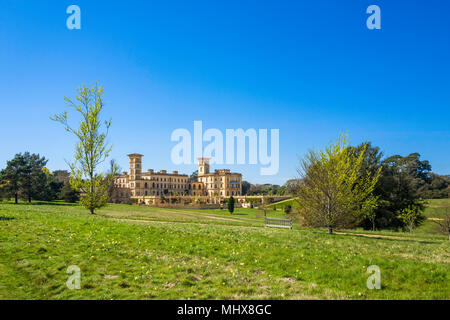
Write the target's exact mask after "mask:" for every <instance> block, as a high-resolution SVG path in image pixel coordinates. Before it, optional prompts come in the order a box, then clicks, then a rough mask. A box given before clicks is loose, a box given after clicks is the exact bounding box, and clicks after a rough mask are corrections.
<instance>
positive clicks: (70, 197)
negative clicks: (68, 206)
mask: <svg viewBox="0 0 450 320" xmlns="http://www.w3.org/2000/svg"><path fill="white" fill-rule="evenodd" d="M59 199H61V200H63V201H65V202H69V203H75V202H77V201H78V200H79V199H80V194H79V193H78V192H77V191H76V190H75V189H73V188H72V187H71V186H70V184H69V183H67V184H65V185H64V186H63V188H62V189H61V192H60V194H59Z"/></svg>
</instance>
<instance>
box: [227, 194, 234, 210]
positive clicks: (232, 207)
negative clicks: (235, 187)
mask: <svg viewBox="0 0 450 320" xmlns="http://www.w3.org/2000/svg"><path fill="white" fill-rule="evenodd" d="M228 211H229V212H230V213H233V211H234V198H233V197H231V198H230V199H228Z"/></svg>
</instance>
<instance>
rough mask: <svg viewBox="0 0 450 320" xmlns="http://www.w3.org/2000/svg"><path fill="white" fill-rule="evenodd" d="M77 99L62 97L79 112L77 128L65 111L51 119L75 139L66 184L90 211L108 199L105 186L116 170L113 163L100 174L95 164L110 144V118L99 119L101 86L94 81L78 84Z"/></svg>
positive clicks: (109, 182)
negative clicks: (92, 82)
mask: <svg viewBox="0 0 450 320" xmlns="http://www.w3.org/2000/svg"><path fill="white" fill-rule="evenodd" d="M77 92H78V94H77V95H76V100H77V102H76V103H74V102H72V100H71V99H70V98H67V97H66V98H65V101H66V104H67V105H68V106H69V107H71V108H73V109H74V110H75V111H76V112H78V113H79V114H80V115H81V121H80V123H79V127H78V128H73V127H71V126H70V125H69V123H68V117H67V111H64V112H63V113H61V114H59V115H55V116H54V117H53V118H51V119H52V120H54V121H57V122H60V123H61V124H62V125H63V126H64V127H65V129H66V131H68V132H70V133H72V134H74V135H75V136H76V138H77V139H78V142H77V144H76V146H75V159H74V160H73V162H72V163H70V164H69V165H70V169H71V174H70V184H71V186H72V187H73V188H74V189H75V190H76V191H78V192H80V194H81V197H80V201H81V204H82V205H83V206H84V207H85V208H87V209H88V210H89V211H90V213H91V214H94V213H95V210H96V209H98V208H101V207H103V206H105V205H106V202H107V200H108V187H109V186H110V185H111V183H112V181H113V179H114V176H115V174H116V172H117V166H116V167H115V168H114V169H113V170H112V172H108V173H102V172H99V171H98V166H99V165H100V164H101V163H103V162H104V161H105V160H106V159H107V158H108V156H109V153H110V152H111V149H112V146H108V144H107V142H106V137H107V136H108V131H109V128H110V126H111V120H109V121H105V122H103V126H104V127H105V129H104V130H105V131H103V132H102V130H103V126H102V121H101V118H100V114H101V111H102V110H103V107H104V103H103V88H102V87H101V86H98V84H95V85H94V86H93V87H92V88H89V87H87V86H85V85H82V86H81V87H80V88H78V89H77Z"/></svg>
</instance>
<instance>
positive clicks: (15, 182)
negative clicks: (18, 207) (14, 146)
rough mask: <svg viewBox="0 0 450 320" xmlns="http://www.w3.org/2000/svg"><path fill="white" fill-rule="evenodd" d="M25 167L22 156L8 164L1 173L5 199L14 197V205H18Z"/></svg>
mask: <svg viewBox="0 0 450 320" xmlns="http://www.w3.org/2000/svg"><path fill="white" fill-rule="evenodd" d="M23 167H24V163H23V157H22V155H21V154H16V156H15V157H14V158H13V159H12V160H10V161H8V162H7V163H6V168H5V169H3V170H2V171H1V173H0V183H1V188H2V190H3V194H4V196H5V197H7V198H10V197H14V203H15V204H17V203H18V198H19V192H20V185H21V179H22V170H23Z"/></svg>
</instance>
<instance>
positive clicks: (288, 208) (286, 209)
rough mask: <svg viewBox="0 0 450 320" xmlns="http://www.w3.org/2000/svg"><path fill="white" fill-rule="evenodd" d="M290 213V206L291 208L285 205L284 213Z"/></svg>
mask: <svg viewBox="0 0 450 320" xmlns="http://www.w3.org/2000/svg"><path fill="white" fill-rule="evenodd" d="M291 212H292V206H291V205H290V204H287V205H286V206H285V207H284V213H286V214H289V213H291Z"/></svg>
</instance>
